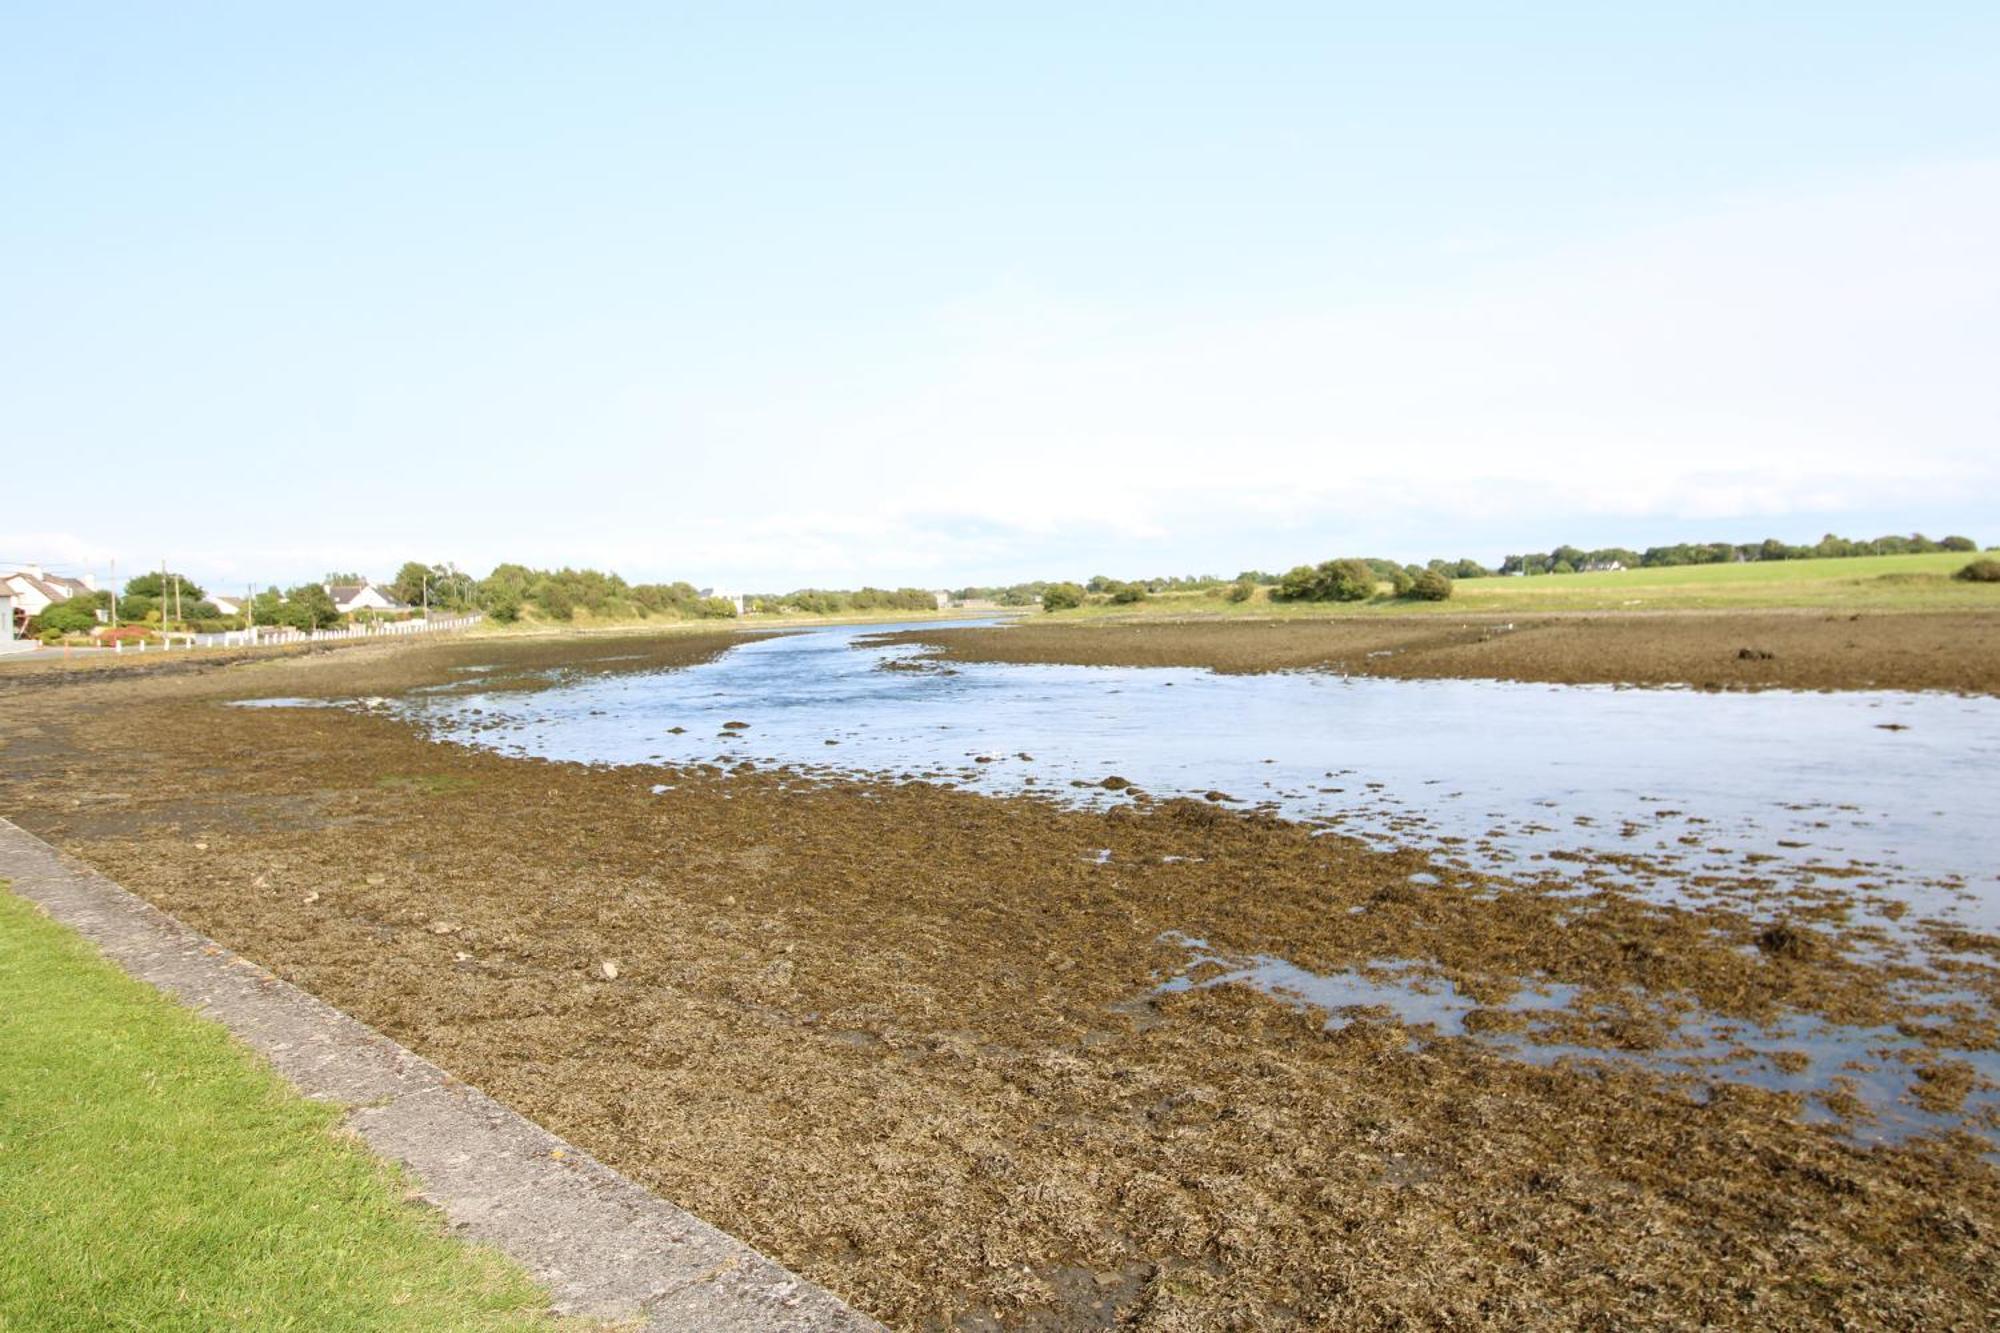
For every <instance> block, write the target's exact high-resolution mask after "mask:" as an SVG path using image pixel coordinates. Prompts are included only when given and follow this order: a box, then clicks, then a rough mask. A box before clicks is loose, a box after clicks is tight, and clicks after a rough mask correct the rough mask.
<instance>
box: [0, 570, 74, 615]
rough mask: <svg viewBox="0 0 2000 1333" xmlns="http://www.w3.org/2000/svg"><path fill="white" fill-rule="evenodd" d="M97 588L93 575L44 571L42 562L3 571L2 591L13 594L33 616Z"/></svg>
mask: <svg viewBox="0 0 2000 1333" xmlns="http://www.w3.org/2000/svg"><path fill="white" fill-rule="evenodd" d="M96 591H97V580H96V579H94V578H80V579H72V578H65V577H63V576H62V575H60V574H49V573H45V572H43V570H42V567H41V566H40V565H23V566H21V568H19V569H17V570H15V571H14V572H13V573H11V574H0V592H4V593H7V594H9V595H11V596H12V598H13V601H14V606H15V608H16V609H18V610H20V611H21V612H23V613H24V614H26V615H30V616H38V615H40V614H41V613H42V612H44V611H46V610H48V609H49V608H50V607H51V606H54V605H55V604H56V603H57V602H67V601H68V600H69V599H70V598H72V597H75V596H77V595H78V594H79V593H89V592H96Z"/></svg>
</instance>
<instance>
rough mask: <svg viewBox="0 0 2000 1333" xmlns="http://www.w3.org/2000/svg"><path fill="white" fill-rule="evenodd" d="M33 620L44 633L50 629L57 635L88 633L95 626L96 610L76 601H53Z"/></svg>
mask: <svg viewBox="0 0 2000 1333" xmlns="http://www.w3.org/2000/svg"><path fill="white" fill-rule="evenodd" d="M35 621H36V623H37V624H38V625H39V626H40V627H41V630H42V633H43V634H45V635H46V634H47V633H48V632H49V631H51V630H53V631H55V633H56V634H57V635H58V636H61V635H64V634H88V633H90V632H91V631H92V630H94V629H96V628H97V612H96V610H95V609H94V608H92V607H90V606H87V605H81V604H79V603H78V602H55V603H53V604H51V605H50V606H48V607H46V608H44V609H43V611H42V613H41V615H39V616H37V617H35Z"/></svg>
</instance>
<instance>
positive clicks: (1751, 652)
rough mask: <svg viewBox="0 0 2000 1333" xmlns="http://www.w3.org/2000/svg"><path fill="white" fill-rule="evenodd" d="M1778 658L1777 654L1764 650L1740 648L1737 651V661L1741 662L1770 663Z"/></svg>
mask: <svg viewBox="0 0 2000 1333" xmlns="http://www.w3.org/2000/svg"><path fill="white" fill-rule="evenodd" d="M1776 657H1777V654H1776V653H1774V652H1770V651H1768V650H1766V649H1763V648H1738V649H1737V650H1736V660H1737V661H1739V662H1769V661H1771V660H1773V659H1774V658H1776Z"/></svg>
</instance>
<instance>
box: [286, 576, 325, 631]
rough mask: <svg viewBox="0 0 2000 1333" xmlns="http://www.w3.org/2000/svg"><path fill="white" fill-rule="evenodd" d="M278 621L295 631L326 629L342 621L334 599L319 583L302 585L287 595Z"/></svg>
mask: <svg viewBox="0 0 2000 1333" xmlns="http://www.w3.org/2000/svg"><path fill="white" fill-rule="evenodd" d="M278 619H279V621H280V622H281V623H283V624H286V625H290V626H292V627H293V628H294V629H325V628H326V627H327V626H329V625H333V624H337V623H339V621H340V608H338V607H336V606H335V605H334V604H333V598H332V597H331V596H329V595H328V593H327V591H326V589H325V588H324V587H322V586H320V585H319V584H317V583H301V584H300V585H299V586H298V587H296V588H293V589H292V590H291V591H289V592H287V593H286V594H285V604H284V606H282V607H281V608H279V613H278Z"/></svg>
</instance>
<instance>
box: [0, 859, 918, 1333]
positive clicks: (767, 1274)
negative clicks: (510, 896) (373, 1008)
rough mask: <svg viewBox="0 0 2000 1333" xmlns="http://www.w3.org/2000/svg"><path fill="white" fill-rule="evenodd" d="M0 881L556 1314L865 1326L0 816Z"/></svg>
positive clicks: (805, 1332)
mask: <svg viewBox="0 0 2000 1333" xmlns="http://www.w3.org/2000/svg"><path fill="white" fill-rule="evenodd" d="M0 879H4V880H7V881H10V884H11V888H12V891H13V892H14V893H15V894H17V895H18V896H20V897H22V898H25V899H27V900H29V901H31V902H34V903H37V904H39V905H40V906H41V907H42V908H43V910H45V911H47V912H48V914H49V915H50V916H51V917H53V918H54V919H55V920H57V921H59V922H61V923H63V924H64V925H66V926H68V927H70V928H71V929H72V930H75V931H76V932H78V933H79V934H81V935H82V936H84V937H85V938H86V939H88V940H90V941H91V942H92V943H93V944H95V945H96V946H97V947H98V948H99V949H100V950H101V951H102V952H103V953H104V955H105V956H106V957H108V958H110V959H111V960H112V961H114V962H116V963H117V964H118V965H119V966H121V967H123V968H124V969H125V970H126V971H127V972H129V973H130V974H132V975H133V976H135V977H137V978H139V979H140V980H142V981H145V982H148V983H149V984H151V985H153V986H156V987H158V988H159V989H160V990H162V991H165V992H166V993H167V994H169V995H172V996H174V997H176V998H177V999H179V1000H181V1001H182V1002H183V1003H185V1004H187V1005H189V1006H190V1007H192V1008H194V1009H196V1010H198V1011H200V1012H201V1013H203V1014H204V1015H206V1016H207V1017H209V1018H212V1019H214V1020H215V1021H217V1022H219V1023H221V1024H222V1025H223V1026H224V1027H226V1028H228V1029H229V1030H230V1031H231V1032H232V1033H234V1034H235V1035H236V1036H237V1038H238V1039H240V1040H241V1041H243V1042H244V1043H245V1044H246V1045H248V1046H249V1047H250V1048H251V1049H252V1050H254V1051H256V1052H257V1053H258V1054H259V1055H261V1056H262V1057H263V1058H264V1059H266V1060H268V1061H269V1062H270V1063H271V1065H272V1066H273V1067H274V1068H276V1069H277V1070H278V1072H279V1073H281V1074H283V1075H284V1076H285V1078H287V1079H288V1080H290V1081H291V1082H292V1083H293V1084H294V1085H295V1086H297V1087H298V1089H299V1090H300V1091H301V1092H302V1093H304V1094H305V1095H306V1096H308V1097H312V1098H315V1099H318V1100H322V1101H331V1102H336V1103H338V1104H340V1105H342V1106H343V1107H345V1108H347V1110H346V1121H347V1124H348V1125H349V1127H350V1128H352V1129H353V1130H354V1131H355V1132H356V1133H357V1134H359V1135H360V1136H361V1138H362V1140H363V1141H364V1142H366V1143H367V1144H368V1145H369V1147H370V1148H371V1149H372V1150H373V1151H374V1152H376V1153H377V1154H379V1155H381V1156H382V1157H384V1158H387V1159H389V1160H392V1161H395V1162H398V1163H400V1164H401V1165H402V1166H403V1167H404V1168H405V1169H406V1170H407V1171H408V1172H409V1173H410V1174H411V1175H412V1176H413V1177H414V1178H415V1180H416V1183H417V1187H418V1192H419V1194H420V1195H421V1197H422V1198H423V1199H425V1200H426V1201H427V1202H429V1203H431V1204H434V1205H436V1206H437V1207H438V1208H440V1209H442V1210H443V1212H444V1214H445V1216H446V1217H447V1218H448V1219H449V1221H450V1224H451V1226H452V1228H453V1230H454V1231H456V1232H458V1233H459V1234H462V1235H464V1236H466V1237H467V1238H469V1239H472V1240H476V1241H481V1242H484V1243H486V1244H490V1245H493V1246H495V1247H496V1248H498V1249H500V1250H503V1251H505V1252H506V1253H507V1254H509V1255H511V1256H513V1258H514V1259H515V1260H516V1261H517V1262H518V1263H520V1264H521V1265H522V1266H523V1267H524V1268H526V1269H527V1270H528V1272H529V1273H531V1274H532V1275H533V1276H534V1277H535V1279H536V1280H537V1281H539V1282H541V1283H542V1284H543V1285H544V1286H545V1287H546V1288H547V1289H548V1290H549V1292H550V1294H551V1296H552V1297H553V1299H554V1308H555V1309H556V1310H557V1311H558V1312H560V1313H563V1314H574V1315H587V1316H592V1317H595V1318H600V1319H609V1320H620V1321H631V1322H633V1323H635V1324H636V1325H637V1326H638V1327H642V1328H646V1329H658V1330H667V1329H674V1330H681V1329H703V1330H710V1329H713V1330H718V1333H729V1331H732V1330H746V1331H747V1330H752V1329H756V1330H777V1331H778V1333H794V1331H796V1333H855V1331H858V1330H875V1329H880V1328H881V1327H882V1326H881V1325H880V1324H878V1323H876V1322H875V1321H874V1320H872V1319H869V1318H867V1317H866V1316H864V1315H861V1314H858V1313H857V1312H855V1311H854V1310H851V1309H849V1308H848V1307H847V1306H846V1305H845V1304H843V1303H842V1302H841V1301H840V1299H839V1298H838V1297H836V1296H834V1295H833V1294H832V1293H831V1292H828V1291H827V1290H825V1289H824V1288H822V1287H819V1286H817V1285H815V1284H813V1283H811V1282H808V1281H806V1280H805V1279H803V1278H801V1277H799V1276H797V1275H796V1274H794V1273H792V1272H790V1271H789V1270H787V1269H785V1268H784V1267H782V1266H781V1265H779V1264H777V1263H774V1262H773V1261H771V1260H770V1259H767V1258H766V1257H764V1256H763V1255H762V1254H759V1253H758V1252H757V1251H756V1250H753V1249H751V1248H750V1247H749V1246H748V1245H745V1244H744V1243H743V1242H742V1241H740V1240H737V1239H736V1238H735V1237H733V1236H731V1235H728V1234H727V1233H726V1232H723V1231H719V1230H717V1229H716V1228H715V1227H712V1226H710V1225H709V1224H708V1223H706V1222H703V1221H702V1220H701V1219H700V1218H698V1217H695V1216H694V1215H693V1214H691V1213H689V1212H687V1211H685V1210H683V1209H681V1208H677V1207H675V1206H674V1205H673V1204H671V1203H668V1202H667V1201H666V1200H664V1199H661V1198H659V1197H658V1196H657V1195H654V1194H652V1193H651V1192H650V1191H648V1190H646V1189H644V1188H643V1187H641V1186H639V1185H637V1184H635V1183H634V1182H632V1181H630V1180H627V1179H626V1178H625V1177H623V1176H621V1175H619V1174H618V1173H617V1172H616V1171H613V1170H612V1169H611V1168H609V1167H607V1166H605V1165H604V1164H603V1163H601V1162H599V1161H597V1160H596V1159H595V1158H593V1157H591V1156H590V1155H589V1154H588V1153H585V1152H583V1151H582V1150H581V1149H578V1148H576V1147H573V1146H572V1145H570V1144H567V1143H565V1142H564V1141H563V1140H561V1139H559V1138H557V1137H556V1136H555V1135H553V1134H551V1133H549V1132H548V1131H547V1130H545V1129H543V1128H541V1127H540V1126H539V1125H536V1124H534V1123H533V1122H531V1121H529V1120H527V1119H525V1118H523V1117H522V1116H520V1115H518V1114H516V1113H515V1112H513V1111H510V1110H508V1109H507V1108H506V1107H504V1106H502V1105H500V1103H498V1102H496V1101H494V1100H493V1099H492V1098H490V1097H488V1096H486V1095H485V1094H484V1093H481V1092H480V1091H479V1090H478V1089H476V1088H473V1087H471V1086H469V1085H467V1084H465V1083H462V1082H460V1081H459V1080H457V1079H454V1078H452V1077H451V1075H449V1074H447V1073H445V1072H444V1071H443V1070H442V1069H440V1068H438V1067H437V1066H436V1065H434V1064H432V1063H431V1062H430V1061H428V1060H425V1059H423V1058H422V1057H420V1056H418V1055H416V1054H414V1053H413V1052H411V1051H409V1050H407V1049H405V1048H404V1047H402V1046H401V1045H399V1044H397V1043H396V1042H394V1041H391V1040H390V1039H389V1038H387V1037H385V1036H383V1035H382V1034H381V1033H379V1032H376V1031H375V1030H374V1029H372V1028H370V1027H368V1026H367V1025H365V1024H363V1023H361V1022H358V1021H357V1020H355V1019H353V1018H350V1017H349V1016H348V1015H346V1014H344V1013H342V1012H341V1011H340V1010H338V1009H335V1008H334V1007H333V1006H331V1005H329V1004H326V1003H324V1002H322V1001H320V1000H317V999H315V998H313V997H312V996H311V995H308V994H307V993H306V992H304V991H302V990H300V989H298V988H297V987H296V986H292V985H290V984H289V983H287V982H284V981H281V980H279V979H278V978H277V977H275V976H273V975H272V974H271V973H269V972H267V971H265V970H264V969H263V968H261V967H258V966H257V965H256V964H254V963H251V962H250V961H248V960H247V959H244V958H240V957H238V956H237V955H235V954H233V953H231V952H230V951H229V950H227V949H225V948H223V947H222V946H221V945H219V944H217V943H215V941H213V940H211V939H208V938H207V937H206V936H204V935H201V934H200V933H198V932H196V931H194V930H191V929H189V928H188V927H187V926H185V925H183V924H181V923H180V922H179V921H177V920H175V919H174V918H173V917H171V916H169V915H167V914H166V913H164V912H162V911H160V910H159V909H158V908H155V907H154V906H152V905H151V904H150V903H147V902H145V901H144V900H142V899H140V898H138V897H136V896H135V895H133V894H131V893H128V892H127V891H126V890H124V889H122V888H120V887H119V886H118V885H117V884H115V883H113V882H112V881H111V880H109V879H106V878H105V877H104V876H102V875H99V874H98V873H97V872H95V871H93V870H91V869H89V868H88V867H86V866H83V865H80V864H78V863H77V862H75V861H73V860H71V859H70V858H68V857H65V856H63V855H62V854H61V853H60V852H58V851H56V849H55V848H53V847H51V846H49V845H48V844H47V843H45V842H43V841H42V840H41V839H39V838H37V837H35V836H34V835H33V834H30V833H28V832H26V831H25V830H23V829H21V828H19V827H18V826H16V825H14V824H12V823H10V822H8V821H7V820H5V819H0Z"/></svg>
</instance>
